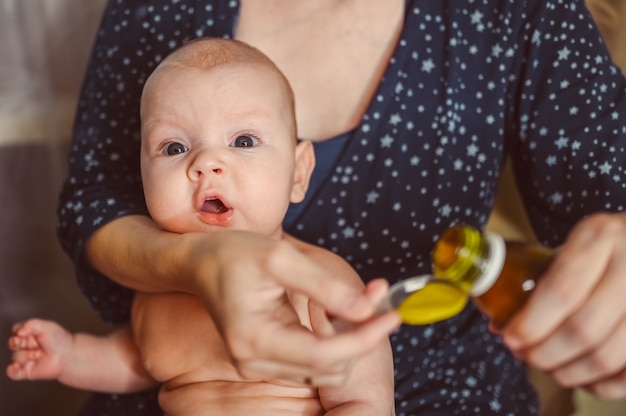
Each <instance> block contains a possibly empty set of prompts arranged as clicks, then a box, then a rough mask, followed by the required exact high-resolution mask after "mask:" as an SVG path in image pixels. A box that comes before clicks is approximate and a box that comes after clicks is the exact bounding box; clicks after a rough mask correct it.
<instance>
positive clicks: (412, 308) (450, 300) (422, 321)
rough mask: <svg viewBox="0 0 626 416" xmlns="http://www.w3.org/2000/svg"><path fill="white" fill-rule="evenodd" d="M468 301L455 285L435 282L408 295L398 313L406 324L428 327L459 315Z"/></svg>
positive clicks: (398, 308) (397, 306) (397, 308)
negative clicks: (427, 325)
mask: <svg viewBox="0 0 626 416" xmlns="http://www.w3.org/2000/svg"><path fill="white" fill-rule="evenodd" d="M467 301H468V296H467V295H466V294H465V293H464V292H463V291H461V290H460V289H458V288H457V287H455V286H454V285H452V284H448V283H445V282H438V281H436V280H434V281H430V282H429V283H427V284H426V285H425V286H424V287H422V288H421V289H419V290H417V291H415V292H413V293H410V294H408V295H407V297H406V298H405V299H404V300H402V301H401V302H400V304H399V305H396V311H397V312H398V313H399V314H400V316H401V317H402V322H404V323H405V324H409V325H426V324H431V323H433V322H438V321H443V320H445V319H448V318H451V317H453V316H455V315H457V314H458V313H460V312H461V311H462V310H463V308H464V307H465V305H466V304H467Z"/></svg>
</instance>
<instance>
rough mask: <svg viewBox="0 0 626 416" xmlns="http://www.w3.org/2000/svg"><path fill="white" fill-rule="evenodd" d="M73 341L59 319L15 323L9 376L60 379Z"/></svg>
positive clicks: (10, 341)
mask: <svg viewBox="0 0 626 416" xmlns="http://www.w3.org/2000/svg"><path fill="white" fill-rule="evenodd" d="M71 343H72V335H71V334H70V333H69V332H68V331H66V330H65V329H64V328H62V327H61V326H59V325H58V324H56V323H55V322H51V321H44V320H40V319H30V320H28V321H26V322H22V323H17V324H15V325H14V326H13V335H12V336H11V337H10V338H9V349H10V350H11V351H12V352H13V354H12V360H13V362H12V363H11V364H9V365H8V366H7V370H6V373H7V376H8V377H9V378H10V379H12V380H50V379H57V378H58V377H59V375H60V374H61V371H62V363H63V357H64V354H65V353H67V352H68V351H70V349H71Z"/></svg>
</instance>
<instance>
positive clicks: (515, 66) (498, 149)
mask: <svg viewBox="0 0 626 416" xmlns="http://www.w3.org/2000/svg"><path fill="white" fill-rule="evenodd" d="M238 9H239V4H238V2H237V1H233V0H229V1H191V0H178V1H175V0H149V1H148V0H144V1H141V0H124V1H122V0H111V1H109V4H108V7H107V9H106V11H105V14H104V18H103V21H102V24H101V28H100V31H99V32H98V36H97V41H96V44H95V48H94V52H93V56H92V59H91V61H90V64H89V68H88V72H87V75H86V79H85V83H84V87H83V93H82V96H81V99H80V104H79V109H78V113H77V120H76V125H75V136H74V141H73V146H72V150H71V154H70V173H69V177H68V180H67V181H66V183H65V186H64V188H63V192H62V195H61V199H60V205H59V235H60V239H61V242H62V243H63V245H64V247H65V249H66V250H67V251H68V253H69V254H70V255H71V257H72V258H73V259H74V262H75V264H76V266H77V267H76V270H77V279H78V284H79V286H80V288H81V289H82V291H83V292H84V293H85V296H86V297H87V298H88V299H89V300H90V301H91V303H92V304H93V306H94V308H95V309H96V310H97V311H98V312H99V313H100V315H101V316H102V317H103V319H105V320H107V321H109V322H113V323H121V322H127V321H128V318H129V310H130V304H131V301H132V292H131V291H130V290H128V289H124V288H121V287H120V286H118V285H116V284H115V283H113V282H112V281H110V280H109V279H107V278H106V277H104V276H102V275H100V274H98V273H96V272H95V271H93V270H92V269H90V268H89V266H88V265H86V263H85V261H84V258H83V255H84V242H85V241H86V240H87V239H88V238H89V236H90V235H91V234H92V233H93V232H94V231H95V230H97V229H98V228H99V227H100V226H102V225H103V224H105V223H107V222H108V221H111V220H112V219H114V218H117V217H119V216H122V215H128V214H137V213H139V214H146V215H147V211H146V208H145V204H144V201H143V194H142V191H141V183H140V178H139V134H138V133H139V118H138V109H139V96H140V92H141V88H142V85H143V82H144V81H145V79H146V77H147V76H148V75H149V74H150V72H151V71H152V70H153V69H154V67H155V66H156V65H157V64H158V62H160V60H161V59H163V57H165V56H166V55H167V54H168V53H169V52H171V51H172V50H173V49H174V48H176V47H178V46H179V45H181V44H182V43H183V42H184V41H186V40H189V39H192V38H194V37H198V36H223V37H230V36H232V34H233V28H234V27H235V24H236V18H237V15H238ZM625 93H626V83H625V82H624V78H623V77H622V75H621V74H620V72H619V70H618V69H617V68H616V67H615V66H613V65H612V64H611V62H610V58H609V55H608V53H607V51H606V48H605V47H604V45H603V43H602V40H601V38H600V35H599V32H598V31H597V29H596V28H595V26H594V24H593V21H592V19H591V17H590V15H589V14H588V12H587V10H586V8H585V5H584V2H583V1H582V0H572V1H568V0H563V1H558V2H557V1H546V0H526V1H522V0H479V1H460V0H414V1H411V0H407V1H406V12H405V21H404V27H403V30H402V33H401V37H400V39H399V41H398V43H397V45H396V48H395V51H394V53H393V57H392V58H391V60H390V62H389V64H388V67H387V69H386V71H385V74H384V77H383V79H382V80H381V81H380V85H379V86H378V89H377V91H376V93H375V95H374V97H373V99H372V101H371V103H370V105H369V107H368V109H367V111H366V113H365V115H364V117H363V119H362V121H361V123H360V124H359V126H358V127H357V128H356V129H355V130H353V131H351V132H347V133H346V134H345V135H342V136H341V137H337V138H334V139H331V140H328V141H326V142H322V143H319V144H316V145H315V149H316V153H317V156H318V158H319V159H322V160H323V161H324V163H320V165H319V166H318V168H316V170H315V172H314V178H313V182H314V186H313V189H311V191H310V192H309V195H308V197H307V199H306V200H305V202H303V203H302V204H299V205H297V206H294V207H292V209H291V210H290V212H289V214H288V216H287V218H286V220H285V229H286V230H287V231H288V232H289V233H291V234H293V235H295V236H297V237H299V238H301V239H303V240H306V241H308V242H311V243H314V244H319V245H321V246H324V247H327V248H328V249H330V250H332V251H334V252H336V253H338V254H340V255H341V256H343V257H344V258H346V259H347V260H348V261H349V262H350V263H351V264H352V265H353V266H354V267H355V268H356V270H357V271H358V272H359V274H360V275H361V277H362V278H363V280H364V281H368V280H370V279H372V278H375V277H385V278H387V279H388V280H389V281H391V282H394V281H396V280H398V279H401V278H404V277H407V276H411V275H415V274H419V273H424V272H428V271H429V270H430V257H429V255H430V251H431V249H432V246H433V243H434V241H435V240H436V238H437V236H438V235H439V234H440V233H441V232H442V231H443V230H444V229H445V228H447V227H448V226H450V225H451V224H454V223H459V222H462V223H467V224H471V225H474V226H477V227H483V226H484V225H485V223H486V221H487V219H488V217H489V215H490V212H491V209H492V207H493V203H494V198H495V193H496V187H497V183H498V178H499V176H500V173H501V170H502V166H503V162H504V159H505V157H506V155H510V157H511V158H512V161H513V166H514V169H515V174H516V178H517V182H518V185H519V188H520V191H521V194H522V197H523V199H524V203H525V207H526V210H527V212H528V214H529V216H530V219H531V222H532V223H533V225H534V228H535V231H536V232H537V235H538V237H539V238H540V239H541V240H542V241H543V242H544V243H546V244H548V245H557V244H559V243H560V242H562V241H563V239H564V238H565V236H566V234H567V232H568V231H569V229H570V228H571V227H572V225H573V224H574V223H575V222H577V221H578V220H580V219H581V218H582V217H584V216H585V215H588V214H590V213H592V212H597V211H621V210H624V206H625V205H626V189H625V187H626V172H625V171H624V169H625V168H624V167H625V166H626V150H625V146H626V127H625V126H626V122H625V120H626V96H625ZM391 341H392V347H393V352H394V361H395V378H396V406H397V414H398V415H399V416H408V415H446V416H449V415H457V414H458V415H467V414H480V415H532V414H535V413H536V412H537V398H536V395H535V393H534V391H533V390H532V388H531V386H530V385H529V384H528V382H527V381H526V378H525V369H524V366H523V365H522V364H521V363H519V362H518V361H516V360H515V359H514V358H513V357H512V356H511V355H510V353H509V352H508V351H507V349H506V348H505V347H504V346H503V345H502V344H501V342H500V341H499V339H498V338H497V337H495V336H493V335H491V334H490V333H489V331H488V330H487V327H486V323H485V320H484V319H483V318H482V316H481V315H480V314H479V313H478V312H477V311H476V310H475V309H474V308H473V307H472V306H471V305H469V306H468V307H467V308H466V309H465V310H464V311H463V312H462V313H461V314H460V315H459V316H457V317H455V318H452V319H450V320H448V321H446V322H442V323H438V324H433V325H429V326H421V327H410V326H403V327H402V328H401V329H400V330H399V331H398V332H397V333H395V334H393V335H392V336H391ZM139 408H141V409H143V412H142V411H140V410H139ZM85 414H92V415H104V414H114V415H123V414H129V415H137V414H158V410H157V408H156V406H155V401H154V393H151V395H147V396H146V395H130V396H113V397H111V396H96V398H95V399H94V401H92V402H91V403H90V404H89V405H88V408H87V409H86V410H85Z"/></svg>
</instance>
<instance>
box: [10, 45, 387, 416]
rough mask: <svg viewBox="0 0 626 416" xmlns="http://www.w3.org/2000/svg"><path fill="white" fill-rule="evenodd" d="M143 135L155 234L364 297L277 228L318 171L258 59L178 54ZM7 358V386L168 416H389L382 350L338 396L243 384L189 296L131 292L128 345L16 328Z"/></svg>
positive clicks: (219, 50)
mask: <svg viewBox="0 0 626 416" xmlns="http://www.w3.org/2000/svg"><path fill="white" fill-rule="evenodd" d="M141 126H142V132H141V133H142V147H141V172H142V180H143V185H144V193H145V198H146V204H147V206H148V209H149V211H150V215H151V216H152V218H153V219H154V221H155V222H156V223H157V224H158V225H159V226H160V227H162V228H163V229H165V230H168V231H171V232H176V233H193V232H222V231H223V230H225V229H229V230H246V231H254V232H257V233H260V234H264V235H269V236H271V237H273V238H276V239H283V240H287V241H289V242H290V243H291V244H292V245H293V247H295V248H296V249H297V250H300V251H301V252H303V253H305V254H306V255H308V256H311V257H312V258H314V259H315V260H316V261H319V262H324V263H325V264H327V265H331V266H332V267H333V268H334V270H335V273H334V274H335V276H337V278H338V279H346V280H347V281H348V282H350V284H354V285H355V286H356V287H360V288H363V283H362V282H361V280H360V278H359V277H358V275H357V274H356V273H355V272H354V270H353V269H352V268H351V267H350V266H349V265H348V264H347V263H346V262H345V261H343V259H341V258H339V257H338V256H336V255H334V254H332V253H330V252H328V251H326V250H323V249H321V248H319V247H315V246H312V245H310V244H306V243H304V242H302V241H299V240H297V239H295V238H293V237H290V236H288V235H286V234H284V233H283V230H282V226H281V223H282V220H283V216H284V215H285V212H286V210H287V207H288V205H289V203H290V202H293V203H297V202H300V201H301V200H302V199H303V198H304V195H305V192H306V190H307V187H308V181H309V177H310V174H311V172H312V169H313V166H314V163H315V160H314V154H313V148H312V145H311V143H310V142H308V141H300V142H298V141H297V140H296V123H295V114H294V102H293V95H292V92H291V89H290V87H289V84H288V82H287V80H286V79H285V78H284V76H283V75H282V73H281V72H280V71H279V70H278V68H277V67H276V66H275V65H274V64H273V63H272V61H271V60H270V59H269V58H267V57H266V56H265V55H263V54H262V53H261V52H259V51H258V50H257V49H255V48H253V47H251V46H248V45H246V44H244V43H242V42H238V41H234V40H224V39H217V38H203V39H198V40H196V41H193V42H190V43H189V44H187V45H185V46H183V47H182V48H180V49H178V50H177V51H175V52H174V53H172V54H171V55H170V56H168V57H167V58H166V59H165V60H164V61H163V62H162V63H161V64H160V65H159V66H158V67H157V68H156V70H155V71H154V72H153V73H152V75H151V76H150V77H149V78H148V80H147V82H146V84H145V87H144V91H143V96H142V99H141ZM241 255H242V256H245V255H246V253H245V252H242V253H241ZM235 260H236V259H235ZM378 284H380V282H379V283H378ZM271 290H275V288H272V289H271ZM363 290H366V289H365V288H363ZM263 295H264V294H263V293H259V296H258V299H250V301H251V302H255V301H258V302H261V301H262V299H263ZM283 297H284V303H285V304H286V306H289V305H291V306H292V308H290V307H285V313H286V314H288V313H293V310H295V311H296V313H297V316H298V318H299V321H300V324H301V325H302V326H303V327H305V328H308V330H310V331H313V332H314V333H316V334H319V335H320V336H324V335H325V334H332V333H334V332H335V331H336V328H335V326H334V325H333V324H332V323H331V321H330V320H329V318H328V316H327V314H326V312H325V311H324V310H323V309H322V308H321V306H320V305H318V304H316V303H315V302H314V301H313V300H311V299H309V298H307V297H305V296H304V295H302V294H299V293H290V292H289V291H287V292H286V293H285V294H284V296H283ZM9 346H10V348H11V350H12V351H13V363H11V364H10V365H9V367H8V368H7V374H8V375H9V377H11V378H13V379H15V380H19V379H31V380H32V379H50V378H52V379H57V380H59V381H60V382H62V383H64V384H67V385H69V386H72V387H77V388H82V389H85V390H93V391H104V392H118V393H123V392H132V391H136V390H141V389H145V388H148V387H151V386H156V385H158V383H160V384H161V388H160V393H159V404H160V406H161V408H162V409H163V411H164V412H165V413H166V414H168V415H216V414H227V415H256V416H264V415H267V416H269V415H271V416H278V415H306V416H309V415H310V416H313V415H323V414H326V415H355V416H356V415H358V416H367V415H372V416H381V415H393V414H394V403H393V363H392V356H391V350H390V346H389V344H388V343H386V342H385V343H381V345H380V346H379V347H378V348H376V349H374V350H373V351H371V352H370V353H369V354H368V355H366V356H364V357H361V358H358V359H355V362H354V365H353V368H352V369H351V372H350V375H349V377H348V380H347V381H346V382H345V383H344V384H342V386H339V387H332V388H330V387H315V386H313V384H314V382H315V380H310V379H308V378H306V377H303V380H302V383H289V382H285V381H278V380H249V379H244V378H242V377H241V376H240V374H239V373H238V372H237V370H236V367H235V366H234V365H233V362H232V360H231V357H230V355H229V352H228V349H227V348H226V346H225V345H224V341H223V339H222V337H221V335H220V332H219V331H218V328H216V326H215V324H214V322H213V321H212V319H211V318H210V315H209V314H208V313H207V310H206V306H205V304H204V303H203V301H202V300H201V299H199V298H197V297H195V296H193V295H190V294H186V293H178V292H177V293H150V294H148V293H141V292H138V293H137V294H136V296H135V300H134V304H133V312H132V332H131V330H130V329H121V330H118V331H115V332H113V333H111V334H108V335H107V336H104V337H98V336H94V335H89V334H71V333H69V332H68V331H67V330H65V329H63V328H62V327H60V326H59V325H57V324H56V323H54V322H50V321H44V320H38V319H31V320H29V321H27V322H26V323H23V324H17V325H16V326H15V327H14V331H13V336H12V337H11V339H10V340H9Z"/></svg>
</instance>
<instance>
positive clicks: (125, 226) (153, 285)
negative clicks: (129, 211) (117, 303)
mask: <svg viewBox="0 0 626 416" xmlns="http://www.w3.org/2000/svg"><path fill="white" fill-rule="evenodd" d="M200 242H206V243H208V244H206V245H207V249H206V250H205V251H204V252H203V253H202V254H201V255H200V254H199V255H197V256H193V255H192V252H193V251H198V250H199V249H198V247H197V246H198V245H202V244H199V243H200ZM210 243H211V237H210V235H208V234H203V235H198V234H189V235H181V234H174V233H170V232H166V231H163V230H162V229H160V228H159V227H158V226H157V225H156V224H155V223H154V222H153V221H152V220H151V219H150V218H149V217H145V216H140V215H133V216H127V217H121V218H119V219H117V220H114V221H112V222H110V223H108V224H107V225H105V226H104V227H102V228H101V229H99V230H98V231H97V232H96V233H95V234H94V235H93V236H92V237H91V239H90V240H89V242H88V244H87V259H88V261H89V262H90V264H91V265H92V266H93V267H94V268H96V269H97V270H98V271H100V272H101V273H103V274H105V275H107V276H108V277H109V278H111V279H112V280H114V281H115V282H117V283H119V284H120V285H122V286H125V287H128V288H131V289H135V290H141V291H144V292H163V291H183V292H189V293H195V292H196V289H197V288H196V282H195V279H194V276H195V272H196V270H198V262H199V261H202V262H204V263H205V264H203V265H202V266H203V267H202V270H203V279H210V278H211V272H210V270H211V269H212V267H211V263H212V262H213V261H214V260H213V258H214V256H213V255H212V254H211V253H212V250H211V249H210V247H209V246H210Z"/></svg>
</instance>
